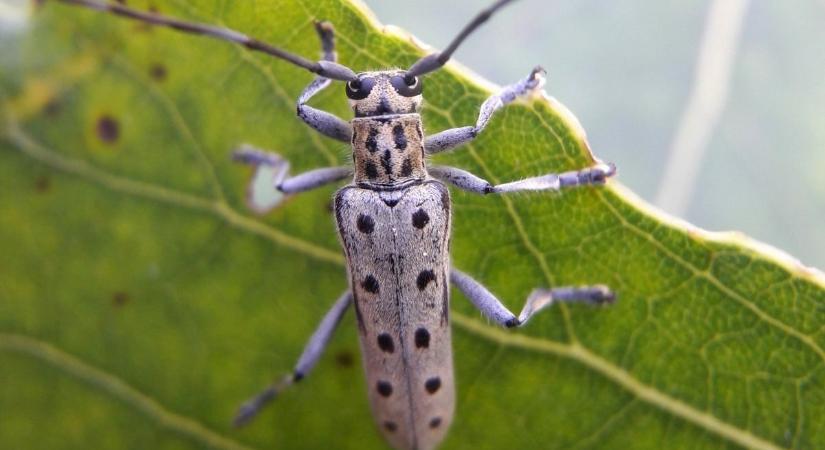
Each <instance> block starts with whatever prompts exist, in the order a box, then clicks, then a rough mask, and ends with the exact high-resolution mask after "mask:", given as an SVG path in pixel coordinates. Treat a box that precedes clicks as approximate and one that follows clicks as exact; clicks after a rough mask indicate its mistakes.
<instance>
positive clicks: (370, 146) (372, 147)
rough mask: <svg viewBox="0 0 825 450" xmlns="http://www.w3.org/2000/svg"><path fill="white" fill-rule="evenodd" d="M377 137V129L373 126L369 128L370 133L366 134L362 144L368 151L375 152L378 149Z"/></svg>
mask: <svg viewBox="0 0 825 450" xmlns="http://www.w3.org/2000/svg"><path fill="white" fill-rule="evenodd" d="M377 137H378V130H376V129H375V128H373V129H371V130H370V134H369V135H367V139H366V140H365V141H364V145H366V146H367V150H369V151H370V153H375V152H377V151H378V140H377V139H376V138H377Z"/></svg>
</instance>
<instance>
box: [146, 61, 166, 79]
mask: <svg viewBox="0 0 825 450" xmlns="http://www.w3.org/2000/svg"><path fill="white" fill-rule="evenodd" d="M166 75H167V72H166V66H164V65H163V64H152V67H150V68H149V76H151V77H152V79H153V80H155V81H163V80H165V79H166Z"/></svg>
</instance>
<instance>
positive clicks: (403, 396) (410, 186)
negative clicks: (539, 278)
mask: <svg viewBox="0 0 825 450" xmlns="http://www.w3.org/2000/svg"><path fill="white" fill-rule="evenodd" d="M61 1H63V2H65V3H71V4H75V5H80V6H84V7H88V8H92V9H96V10H100V11H106V12H110V13H113V14H115V15H119V16H124V17H128V18H131V19H134V20H139V21H143V22H146V23H150V24H153V25H159V26H167V27H171V28H174V29H177V30H179V31H183V32H188V33H194V34H202V35H206V36H210V37H213V38H217V39H221V40H225V41H230V42H234V43H237V44H241V45H243V46H245V47H246V48H248V49H249V50H252V51H260V52H264V53H267V54H269V55H271V56H274V57H277V58H281V59H284V60H286V61H289V62H291V63H292V64H294V65H296V66H298V67H302V68H304V69H307V70H309V71H310V72H313V73H315V74H316V75H317V77H316V78H315V79H314V80H313V81H312V82H311V83H310V84H309V85H308V86H307V87H306V88H305V89H304V91H303V92H302V93H301V95H300V96H299V98H298V102H297V108H296V111H297V115H298V117H299V118H300V119H301V120H302V121H304V122H305V123H306V124H307V125H309V126H310V127H312V128H314V129H315V130H316V131H318V132H320V133H321V134H323V135H325V136H327V137H330V138H333V139H337V140H339V141H342V142H347V143H349V144H350V145H351V148H352V158H353V167H352V168H351V167H328V168H322V169H316V170H311V171H309V172H305V173H302V174H298V175H295V176H291V175H289V162H288V161H287V160H285V159H284V158H282V157H281V156H279V155H277V154H275V153H271V152H266V151H263V150H259V149H256V148H253V147H250V146H242V147H241V148H239V149H237V150H236V151H235V152H234V153H233V156H234V159H235V160H236V161H239V162H242V163H246V164H250V165H252V166H254V167H255V169H256V170H255V175H254V178H253V186H261V185H263V186H264V188H265V190H268V191H269V192H263V193H262V192H261V191H260V190H259V189H252V190H251V191H250V194H251V195H250V198H249V201H250V206H251V207H252V208H253V209H255V210H257V211H258V212H266V211H268V210H270V209H272V208H274V207H276V206H277V205H278V203H279V202H280V200H281V199H282V197H277V196H276V197H273V196H272V195H270V194H271V193H272V192H273V191H277V192H280V193H282V194H285V195H290V194H296V193H299V192H304V191H308V190H311V189H314V188H317V187H319V186H323V185H327V184H330V183H334V182H339V181H342V180H344V179H346V178H348V177H352V182H351V183H350V184H348V185H346V186H345V187H343V188H341V189H340V190H338V191H337V192H336V194H335V197H334V211H335V222H336V225H337V228H338V234H339V238H340V242H341V244H342V247H343V250H344V253H345V256H346V261H347V274H348V276H349V287H348V289H347V290H346V291H345V292H344V293H343V294H342V295H341V296H340V298H338V300H337V301H336V302H335V304H334V305H333V307H332V308H331V309H330V310H329V312H328V313H327V314H326V315H325V316H324V318H323V319H322V321H321V323H320V325H319V326H318V327H317V329H316V331H315V332H314V334H313V335H312V337H311V338H310V340H309V342H308V343H307V345H306V347H305V349H304V351H303V353H302V355H301V356H300V358H299V360H298V362H297V364H296V366H295V368H294V370H293V371H292V373H290V374H288V375H286V376H285V377H283V378H282V379H280V380H278V381H276V382H275V383H273V384H272V385H270V386H269V387H267V388H266V389H265V390H264V391H262V392H261V393H260V394H258V395H256V396H255V397H253V398H252V399H251V400H249V401H247V402H246V403H244V404H243V405H242V406H241V408H240V410H239V412H238V415H237V416H236V418H235V423H236V424H237V425H242V424H245V423H247V422H249V421H250V420H251V419H252V418H253V417H254V416H255V415H256V414H257V413H258V412H259V411H260V410H261V408H262V407H263V406H264V405H265V404H266V403H268V402H269V401H270V400H272V399H273V398H275V396H276V395H277V394H278V393H279V392H280V391H282V390H283V389H285V388H286V387H288V386H290V385H292V384H294V383H295V382H297V381H299V380H301V379H302V378H304V377H305V376H306V375H308V374H309V372H310V371H311V369H312V368H313V366H314V365H315V363H316V362H317V361H318V359H319V358H320V356H321V354H322V353H323V350H324V348H325V347H326V345H327V343H328V342H329V340H330V338H331V337H332V335H333V332H334V330H335V328H336V327H337V324H338V323H339V321H340V320H341V318H342V316H343V314H344V313H345V312H346V311H347V310H348V309H349V308H350V306H352V307H353V309H354V310H355V314H356V318H357V323H358V331H359V333H358V334H359V338H360V344H361V351H362V355H363V362H364V368H365V373H366V379H367V385H368V386H369V391H368V395H369V399H370V403H371V406H372V410H373V415H374V417H375V420H376V422H377V424H378V426H379V428H380V429H381V431H382V433H383V435H384V436H385V437H386V439H387V441H388V442H389V443H390V444H391V445H392V446H393V447H395V448H399V449H430V448H434V447H436V446H437V445H438V443H439V442H440V441H441V440H442V439H443V438H444V436H445V435H446V433H447V430H448V428H449V425H450V423H451V421H452V418H453V413H454V405H455V385H454V377H453V362H452V348H451V337H450V326H449V325H450V324H449V300H450V298H449V297H450V286H454V287H456V288H457V289H458V290H459V291H460V292H462V293H463V294H464V295H465V296H466V297H467V298H468V299H469V300H470V301H471V302H472V303H473V304H474V305H475V306H476V307H477V308H478V309H479V310H480V311H481V312H482V313H483V314H484V315H485V316H486V317H488V318H489V319H491V320H492V321H494V322H496V323H498V324H499V325H501V326H505V327H508V328H509V327H517V326H521V325H524V324H525V323H527V321H528V320H529V318H530V317H531V316H532V315H533V314H534V313H536V312H538V311H539V310H541V309H543V308H545V307H547V306H549V305H551V304H552V303H554V302H557V301H562V302H573V301H582V302H586V303H590V304H603V303H609V302H612V301H613V300H614V299H615V295H614V294H613V292H611V291H610V289H608V288H607V287H606V286H603V285H593V286H584V287H561V288H553V289H536V290H534V291H533V293H531V295H530V296H529V297H528V299H527V301H526V302H525V305H524V308H523V309H522V311H521V313H520V314H519V315H518V316H516V315H515V314H513V313H512V312H510V311H509V310H508V309H507V308H506V307H505V306H504V305H503V304H502V303H501V302H500V301H499V300H498V299H497V298H496V297H495V296H494V295H493V294H492V293H491V292H490V291H489V290H487V288H485V287H484V286H483V285H482V284H480V283H479V282H477V281H476V280H474V279H473V278H472V277H470V276H469V275H467V274H465V273H463V272H461V271H459V270H457V269H455V268H453V267H452V266H451V264H450V260H449V247H450V227H451V200H450V194H449V191H448V189H447V187H446V184H445V183H449V184H451V185H453V186H455V187H457V188H459V189H462V190H465V191H469V192H472V193H476V194H482V195H487V194H504V193H510V192H518V191H544V190H559V189H561V188H563V187H573V186H586V185H599V184H603V183H605V180H606V178H608V177H611V176H613V175H614V174H615V173H616V169H615V166H613V165H612V164H605V163H602V162H600V161H597V163H596V164H595V165H594V166H592V167H588V168H584V169H582V170H578V171H570V172H565V173H561V174H545V175H540V176H536V177H532V178H527V179H523V180H519V181H513V182H509V183H504V184H499V185H493V184H491V183H489V182H487V181H486V180H484V179H482V178H480V177H478V176H476V175H473V174H472V173H470V172H467V171H464V170H462V169H458V168H454V167H443V166H434V165H430V164H428V163H427V161H426V157H427V156H428V155H432V154H435V153H438V152H442V151H445V150H450V149H453V148H456V147H458V146H460V145H462V144H464V143H467V142H470V141H472V140H473V139H474V138H475V137H476V136H477V135H478V134H479V133H481V132H482V131H483V130H484V129H485V127H486V126H487V124H488V122H489V120H490V119H491V117H492V116H493V115H494V113H495V112H496V111H498V110H500V109H501V108H502V107H504V106H505V105H506V104H508V103H511V102H513V101H514V100H516V99H517V98H519V97H523V96H527V95H529V94H531V93H533V92H535V91H537V90H540V89H541V88H542V86H543V84H544V70H543V69H541V68H540V67H536V68H535V69H533V70H532V71H531V72H530V74H529V75H528V76H527V77H526V78H525V79H523V80H521V81H519V82H517V83H514V84H512V85H509V86H506V87H505V88H503V89H502V90H501V91H500V92H499V93H497V94H495V95H493V96H491V97H490V98H489V99H487V100H486V101H485V102H484V103H483V104H482V106H481V108H480V113H479V116H478V119H477V121H476V124H475V125H471V126H465V127H461V128H455V129H449V130H446V131H442V132H439V133H437V134H434V135H432V136H425V135H424V132H423V125H422V120H421V116H420V115H419V112H420V110H421V106H422V101H423V95H422V94H423V80H422V77H423V76H424V75H426V74H428V73H431V72H434V71H436V70H438V69H439V68H441V67H442V66H444V64H445V63H446V62H447V61H448V60H449V59H450V57H451V56H452V54H453V53H454V52H455V51H456V49H457V48H458V47H459V45H461V43H462V42H463V41H464V40H465V39H466V38H467V36H469V35H470V34H471V33H472V32H473V31H474V30H475V29H476V28H478V27H479V26H480V25H481V24H482V23H484V22H485V21H487V20H488V19H489V18H490V16H492V15H493V14H494V13H495V12H496V11H498V10H499V9H500V8H502V7H504V6H505V5H506V4H508V3H510V2H511V1H512V0H498V1H497V2H495V3H493V4H492V5H491V6H490V7H488V8H487V9H485V10H483V11H482V12H481V13H479V14H478V15H477V16H476V17H475V18H474V19H473V20H472V21H471V22H470V23H468V24H467V25H466V26H465V27H464V28H463V29H462V30H461V32H460V33H459V34H458V35H457V36H456V37H455V38H454V39H453V41H452V42H451V43H450V45H449V46H448V47H447V48H446V49H445V50H443V51H441V52H436V53H432V54H429V55H426V56H424V57H422V58H420V59H419V60H418V61H416V62H415V63H414V64H413V65H412V66H410V67H409V68H407V69H391V70H381V71H368V72H360V73H356V72H354V71H353V70H352V69H350V68H349V67H347V66H345V65H342V64H340V63H338V62H337V56H336V52H335V35H334V29H333V27H332V25H331V24H329V23H327V22H316V31H317V33H318V35H319V37H320V41H321V48H322V54H323V58H322V59H321V60H320V61H317V62H313V61H311V60H308V59H305V58H303V57H301V56H298V55H295V54H292V53H290V52H287V51H285V50H283V49H280V48H278V47H275V46H272V45H270V44H267V43H264V42H262V41H259V40H257V39H254V38H251V37H249V36H246V35H244V34H242V33H239V32H237V31H234V30H230V29H227V28H220V27H215V26H211V25H206V24H200V23H194V22H186V21H182V20H179V19H175V18H171V17H167V16H163V15H160V14H156V13H150V12H142V11H139V10H135V9H132V8H129V7H126V6H123V5H121V4H118V3H100V2H98V1H96V0H61ZM333 80H337V81H343V82H345V83H346V86H345V93H346V96H347V98H348V99H349V103H350V106H351V108H352V111H353V113H354V118H353V119H352V120H350V121H345V120H343V119H340V118H338V117H336V116H334V115H332V114H330V113H328V112H325V111H321V110H318V109H316V108H313V107H312V106H310V105H309V104H308V102H309V101H310V99H311V98H312V97H313V96H314V95H316V94H317V93H318V92H320V91H321V90H323V89H325V88H326V87H328V86H329V85H330V84H331V83H332V81H333Z"/></svg>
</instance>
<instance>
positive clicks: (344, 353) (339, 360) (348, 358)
mask: <svg viewBox="0 0 825 450" xmlns="http://www.w3.org/2000/svg"><path fill="white" fill-rule="evenodd" d="M354 362H355V357H353V355H352V352H350V351H348V350H341V351H340V352H338V353H336V354H335V364H337V365H338V367H352V364H353V363H354Z"/></svg>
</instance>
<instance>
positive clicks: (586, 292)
mask: <svg viewBox="0 0 825 450" xmlns="http://www.w3.org/2000/svg"><path fill="white" fill-rule="evenodd" d="M450 283H452V285H453V286H455V287H457V288H458V290H460V291H461V292H462V293H463V294H464V295H465V296H466V297H467V298H468V299H469V300H470V302H471V303H472V304H473V305H475V307H476V308H478V310H479V311H481V313H482V314H484V316H486V317H487V318H488V319H490V320H493V321H494V322H496V323H498V324H499V325H501V326H504V327H507V328H512V327H519V326H522V325H524V324H525V323H527V321H528V320H529V319H530V317H531V316H532V315H533V314H535V313H537V312H539V311H541V310H542V309H544V308H546V307H548V306H550V305H552V304H553V303H555V302H585V303H589V304H593V305H600V304H603V303H611V302H613V300H615V298H616V296H615V295H614V294H613V292H611V291H610V289H608V288H607V287H606V286H602V285H596V286H583V287H561V288H555V289H536V290H534V291H533V292H532V293H531V294H530V296H529V297H528V298H527V302H526V303H525V304H524V308H523V309H522V310H521V314H519V316H518V317H516V315H515V314H513V313H512V312H511V311H510V310H509V309H507V307H506V306H504V305H503V304H502V303H501V301H500V300H499V299H498V298H496V296H495V295H493V294H492V293H491V292H490V291H488V290H487V288H486V287H484V286H483V285H482V284H481V283H479V282H478V281H476V280H474V279H473V278H472V277H470V276H469V275H467V274H466V273H464V272H461V271H459V270H456V269H451V272H450Z"/></svg>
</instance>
